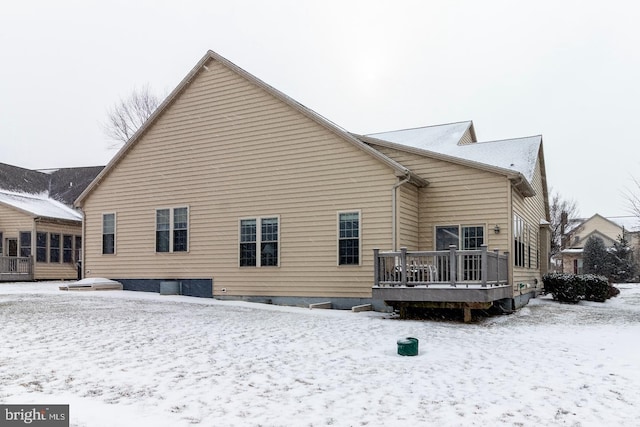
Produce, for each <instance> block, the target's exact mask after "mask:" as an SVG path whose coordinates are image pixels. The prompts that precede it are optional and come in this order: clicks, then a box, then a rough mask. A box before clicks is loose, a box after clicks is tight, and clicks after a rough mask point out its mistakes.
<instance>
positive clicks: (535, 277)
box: [511, 161, 549, 294]
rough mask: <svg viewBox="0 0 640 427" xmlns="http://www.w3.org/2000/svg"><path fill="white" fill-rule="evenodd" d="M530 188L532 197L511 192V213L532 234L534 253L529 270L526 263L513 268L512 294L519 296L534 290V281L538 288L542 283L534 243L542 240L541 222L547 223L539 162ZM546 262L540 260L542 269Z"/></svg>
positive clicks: (536, 243)
mask: <svg viewBox="0 0 640 427" xmlns="http://www.w3.org/2000/svg"><path fill="white" fill-rule="evenodd" d="M532 186H533V188H534V190H535V192H536V194H535V196H533V197H523V196H522V195H521V194H520V193H518V192H517V191H516V190H515V189H514V190H513V212H514V213H515V214H517V215H519V216H520V217H522V218H523V219H524V220H525V222H526V223H527V224H529V225H530V227H531V230H532V231H533V232H534V235H533V236H532V243H533V244H532V250H534V253H532V254H531V268H529V267H528V263H527V267H524V268H523V267H516V266H514V267H513V284H514V292H515V293H516V294H519V293H520V292H522V293H524V292H526V291H533V290H534V289H535V284H536V281H537V282H538V287H540V286H541V283H542V275H541V271H540V268H539V267H537V265H538V259H537V258H536V256H537V254H536V253H535V250H536V249H538V248H539V246H540V241H536V240H535V237H536V236H537V237H538V239H539V240H542V239H543V237H544V236H543V234H542V233H541V232H540V222H541V221H543V220H545V221H548V220H549V219H548V218H547V214H546V210H545V200H544V188H543V183H542V173H541V169H540V162H539V161H538V163H537V165H536V169H535V172H534V177H533V182H532ZM512 221H513V219H512ZM511 227H513V224H511ZM511 244H512V249H511V250H512V251H513V250H514V248H513V242H512V243H511ZM544 253H545V251H544V250H541V251H540V255H543V254H544ZM546 262H547V261H546V260H545V259H540V260H539V265H540V266H541V267H544V266H545V265H546ZM512 264H513V262H512ZM520 284H524V285H525V287H524V288H523V287H521V286H520ZM526 285H529V287H526Z"/></svg>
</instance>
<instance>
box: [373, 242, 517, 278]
mask: <svg viewBox="0 0 640 427" xmlns="http://www.w3.org/2000/svg"><path fill="white" fill-rule="evenodd" d="M373 254H374V269H375V273H374V286H376V287H381V286H429V285H436V284H437V285H450V286H452V287H456V286H458V285H480V286H482V287H487V286H499V285H506V284H507V282H508V277H509V276H508V268H509V264H508V255H507V254H506V253H505V254H499V253H498V250H494V251H493V252H489V251H488V250H487V246H486V245H482V246H481V249H479V250H464V251H461V250H457V249H456V247H455V246H450V247H449V250H448V251H408V250H407V248H401V249H400V251H393V252H381V251H380V250H379V249H374V250H373Z"/></svg>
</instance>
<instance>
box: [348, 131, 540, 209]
mask: <svg viewBox="0 0 640 427" xmlns="http://www.w3.org/2000/svg"><path fill="white" fill-rule="evenodd" d="M465 123H471V122H460V123H453V124H451V125H439V126H429V127H426V128H415V129H406V130H400V131H392V132H383V133H377V134H371V135H364V136H359V138H360V139H361V140H362V141H363V142H366V143H369V144H375V145H380V146H383V147H389V148H393V149H397V150H401V151H408V152H413V153H416V154H418V155H423V156H427V157H432V158H436V159H440V160H444V161H448V162H452V163H458V164H462V165H466V166H469V167H474V168H478V169H483V170H488V171H491V172H495V173H500V174H503V175H505V176H507V177H508V178H509V179H511V180H512V181H513V182H514V185H515V187H516V188H518V190H519V191H520V192H521V193H522V194H523V195H524V196H526V197H530V196H534V195H535V194H536V192H535V190H534V189H533V176H534V173H535V170H536V163H537V161H538V159H539V158H541V155H540V153H541V150H542V136H541V135H537V136H531V137H525V138H515V139H505V140H499V141H487V142H472V143H466V144H465V143H461V142H456V139H457V138H458V135H459V136H462V134H461V133H460V132H461V130H462V124H465ZM454 125H455V126H454ZM433 128H440V129H439V130H441V131H442V132H433V130H434V129H433ZM471 129H473V128H471ZM383 138H384V139H383ZM540 168H541V170H542V173H543V180H544V163H543V160H542V159H541V164H540Z"/></svg>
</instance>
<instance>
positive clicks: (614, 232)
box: [552, 214, 640, 274]
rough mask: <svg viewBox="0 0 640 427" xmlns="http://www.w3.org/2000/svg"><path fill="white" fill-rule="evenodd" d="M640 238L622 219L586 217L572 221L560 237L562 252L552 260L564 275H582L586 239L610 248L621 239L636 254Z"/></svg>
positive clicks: (627, 222)
mask: <svg viewBox="0 0 640 427" xmlns="http://www.w3.org/2000/svg"><path fill="white" fill-rule="evenodd" d="M639 235H640V233H639V232H638V227H637V226H636V225H635V224H634V222H633V221H629V218H625V217H612V218H606V217H604V216H602V215H600V214H595V215H593V216H591V217H589V218H576V219H571V220H569V221H568V223H567V225H566V228H565V233H564V235H563V236H562V250H561V251H560V253H559V254H558V255H556V256H555V257H554V260H552V261H553V263H554V264H555V265H556V266H557V269H558V270H560V271H561V272H563V273H574V274H582V272H583V251H584V246H585V244H586V243H587V241H588V240H589V238H591V237H597V238H600V239H601V240H602V241H603V243H604V245H605V247H607V248H611V247H613V245H614V243H615V242H616V241H618V240H619V239H620V237H622V236H624V237H625V239H627V241H628V243H629V245H630V246H631V247H632V248H633V249H634V250H635V251H636V253H637V251H638V249H640V242H639V241H640V239H639Z"/></svg>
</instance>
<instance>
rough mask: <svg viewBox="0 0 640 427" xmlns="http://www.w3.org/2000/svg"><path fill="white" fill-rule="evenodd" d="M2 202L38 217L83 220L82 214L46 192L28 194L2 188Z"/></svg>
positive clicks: (0, 197) (0, 201) (0, 196)
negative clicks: (50, 196)
mask: <svg viewBox="0 0 640 427" xmlns="http://www.w3.org/2000/svg"><path fill="white" fill-rule="evenodd" d="M0 203H2V204H5V205H7V206H10V207H13V208H15V209H19V210H21V211H24V212H27V213H29V214H31V215H33V216H36V217H45V218H52V219H63V220H71V221H81V220H82V214H80V212H78V211H76V210H75V209H72V208H70V207H69V206H67V205H65V204H64V203H61V202H58V201H56V200H53V199H51V198H49V197H48V196H47V194H46V193H41V194H28V193H15V192H11V191H7V190H0Z"/></svg>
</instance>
